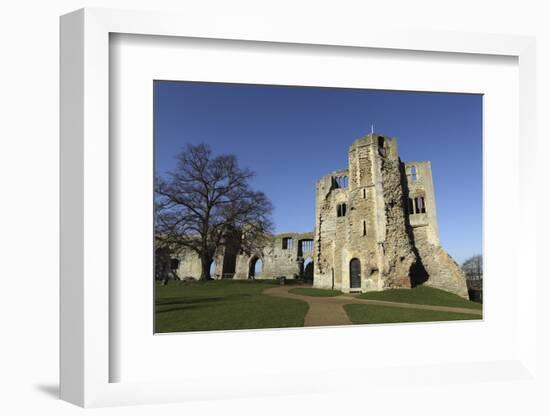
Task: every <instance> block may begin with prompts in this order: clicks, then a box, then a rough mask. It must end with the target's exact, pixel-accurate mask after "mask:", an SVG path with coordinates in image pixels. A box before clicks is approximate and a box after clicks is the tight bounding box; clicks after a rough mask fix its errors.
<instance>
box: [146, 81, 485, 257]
mask: <svg viewBox="0 0 550 416" xmlns="http://www.w3.org/2000/svg"><path fill="white" fill-rule="evenodd" d="M154 88H155V105H154V117H155V164H156V171H157V173H158V174H160V175H163V174H164V173H165V172H166V171H169V170H171V169H172V168H173V167H174V166H175V158H174V155H175V154H176V153H177V152H179V151H180V150H181V149H182V147H183V146H184V145H185V144H186V143H194V144H198V143H201V142H203V143H207V144H209V145H210V146H211V148H212V150H213V152H214V153H215V154H221V153H231V154H234V155H236V156H237V158H238V160H239V163H240V165H241V166H243V167H248V168H250V169H252V170H254V171H255V172H256V177H255V178H254V180H253V182H252V185H253V187H254V188H256V189H258V190H261V191H263V192H265V193H266V194H267V196H268V197H269V198H270V199H271V201H272V202H273V204H274V206H275V210H274V215H273V218H274V223H275V228H276V229H275V231H276V232H277V233H279V232H286V231H296V232H301V231H312V230H313V228H314V226H315V183H316V181H317V180H318V179H319V178H321V177H322V176H324V175H326V174H327V173H329V172H331V171H333V170H337V169H344V168H347V151H348V147H349V145H350V144H351V143H352V142H353V141H354V140H355V139H357V138H359V137H362V136H364V135H365V134H367V133H369V132H370V128H371V124H374V130H375V132H376V133H380V134H384V135H388V136H392V137H396V138H397V140H398V147H399V155H400V157H401V160H402V161H413V160H417V161H422V160H429V161H431V163H432V173H433V179H434V187H435V194H436V195H435V196H436V204H437V214H438V221H439V232H440V238H441V243H442V245H443V246H444V247H445V248H446V249H447V250H448V251H449V253H450V254H451V255H452V256H453V257H454V258H455V260H456V261H458V262H459V263H461V262H462V261H464V260H465V259H467V258H468V257H469V256H471V255H473V254H477V253H481V249H482V96H481V95H473V94H446V93H424V92H422V93H419V92H400V91H375V90H360V89H338V88H310V87H280V86H264V85H243V84H221V83H200V82H181V81H177V82H173V81H156V82H155V84H154Z"/></svg>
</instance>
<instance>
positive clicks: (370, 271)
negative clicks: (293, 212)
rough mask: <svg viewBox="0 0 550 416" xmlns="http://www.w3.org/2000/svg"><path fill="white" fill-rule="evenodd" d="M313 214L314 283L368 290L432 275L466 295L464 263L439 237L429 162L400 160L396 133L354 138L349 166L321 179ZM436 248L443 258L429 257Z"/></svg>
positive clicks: (430, 279)
mask: <svg viewBox="0 0 550 416" xmlns="http://www.w3.org/2000/svg"><path fill="white" fill-rule="evenodd" d="M415 204H416V205H415ZM415 207H417V210H416V211H415V210H414V208H415ZM411 208H412V211H411ZM315 215H316V226H315V241H314V261H315V264H314V286H315V287H318V288H333V289H337V290H342V291H344V292H351V291H361V292H366V291H372V290H383V289H387V288H410V287H412V286H415V285H416V284H420V283H424V282H426V283H428V282H429V284H431V285H432V286H435V287H440V288H442V289H445V290H449V289H451V288H452V290H451V291H453V292H455V293H457V294H460V295H461V296H467V291H466V284H465V280H464V278H463V277H464V276H463V275H462V272H461V271H460V268H458V266H457V265H456V263H454V261H452V259H451V258H450V256H448V254H447V253H446V252H445V251H444V250H443V249H442V248H441V247H440V245H439V237H438V229H437V218H436V210H435V198H434V192H433V183H432V177H431V167H430V164H429V162H415V163H408V164H404V163H402V162H401V161H400V159H399V155H398V150H397V141H396V140H395V139H392V138H389V137H386V136H383V135H379V134H369V135H367V136H365V137H362V138H360V139H358V140H356V141H354V142H353V143H352V144H351V146H350V147H349V152H348V169H346V170H341V171H335V172H332V173H330V174H329V175H326V176H324V177H323V178H321V179H320V180H319V181H318V182H317V185H316V213H315ZM417 240H418V242H419V243H420V245H421V247H417V243H416V241H417ZM432 255H436V256H439V257H441V258H439V259H437V260H435V261H434V259H432V258H430V259H426V260H425V259H424V258H423V256H432ZM444 256H447V257H448V259H450V260H451V262H452V265H451V264H450V263H449V262H448V261H446V260H445V259H443V257H444ZM428 266H429V267H428ZM449 267H450V268H451V269H452V270H451V271H445V270H443V269H444V268H449ZM443 275H447V278H444V279H443V280H445V279H446V281H445V282H444V283H442V282H441V276H443ZM451 276H452V278H451ZM449 278H451V279H450V280H452V282H450V280H449Z"/></svg>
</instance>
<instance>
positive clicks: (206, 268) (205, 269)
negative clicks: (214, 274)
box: [200, 255, 212, 280]
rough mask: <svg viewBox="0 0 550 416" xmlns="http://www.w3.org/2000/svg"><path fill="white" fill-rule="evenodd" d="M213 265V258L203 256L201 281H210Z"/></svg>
mask: <svg viewBox="0 0 550 416" xmlns="http://www.w3.org/2000/svg"><path fill="white" fill-rule="evenodd" d="M211 264H212V258H209V257H208V256H205V255H202V256H201V277H200V280H210V265H211Z"/></svg>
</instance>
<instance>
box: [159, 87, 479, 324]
mask: <svg viewBox="0 0 550 416" xmlns="http://www.w3.org/2000/svg"><path fill="white" fill-rule="evenodd" d="M153 92H154V103H153V119H154V166H155V180H154V201H153V202H154V276H153V279H152V280H153V284H154V297H155V299H154V305H155V319H154V321H155V330H154V332H155V333H177V332H189V331H217V330H224V331H228V330H250V329H265V328H293V327H319V326H340V325H356V324H399V323H411V322H436V321H471V320H482V319H483V315H482V302H483V296H482V294H483V251H482V250H483V233H482V230H483V137H482V135H483V125H482V120H483V95H482V94H466V93H459V92H457V93H442V92H425V91H391V90H373V89H358V88H333V87H311V86H299V85H296V86H294V85H261V84H237V83H222V82H198V81H171V80H155V81H154V82H153ZM457 324H463V325H468V324H469V323H468V322H460V323H457Z"/></svg>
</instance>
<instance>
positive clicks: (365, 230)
mask: <svg viewBox="0 0 550 416" xmlns="http://www.w3.org/2000/svg"><path fill="white" fill-rule="evenodd" d="M363 235H367V222H366V221H363Z"/></svg>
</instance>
